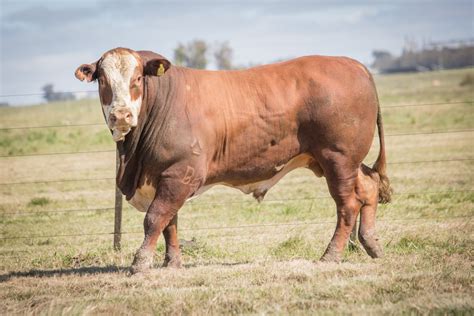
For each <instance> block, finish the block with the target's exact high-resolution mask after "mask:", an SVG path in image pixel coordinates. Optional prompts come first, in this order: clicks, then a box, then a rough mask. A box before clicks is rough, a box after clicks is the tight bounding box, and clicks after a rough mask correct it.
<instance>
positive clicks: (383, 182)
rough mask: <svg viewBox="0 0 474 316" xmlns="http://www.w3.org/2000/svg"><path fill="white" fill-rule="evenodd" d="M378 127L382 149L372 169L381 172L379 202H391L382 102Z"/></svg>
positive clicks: (378, 109) (378, 107)
mask: <svg viewBox="0 0 474 316" xmlns="http://www.w3.org/2000/svg"><path fill="white" fill-rule="evenodd" d="M377 128H378V130H379V142H380V151H379V155H378V157H377V160H376V161H375V163H374V165H373V167H372V170H374V171H375V172H377V173H378V174H379V177H380V180H379V203H383V204H385V203H389V202H390V201H391V199H392V188H391V187H390V180H389V179H388V177H387V160H386V157H385V139H384V132H383V124H382V114H381V112H380V104H378V105H377Z"/></svg>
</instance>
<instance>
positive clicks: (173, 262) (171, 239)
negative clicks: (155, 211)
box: [163, 214, 181, 268]
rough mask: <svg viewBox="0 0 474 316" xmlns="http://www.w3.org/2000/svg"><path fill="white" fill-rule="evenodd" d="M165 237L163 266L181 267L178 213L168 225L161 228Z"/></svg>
mask: <svg viewBox="0 0 474 316" xmlns="http://www.w3.org/2000/svg"><path fill="white" fill-rule="evenodd" d="M163 236H164V237H165V244H166V253H165V260H164V261H163V267H171V268H181V251H180V250H179V240H178V214H176V215H175V216H174V217H173V219H172V220H171V222H170V223H169V224H168V226H167V227H166V228H165V229H164V230H163Z"/></svg>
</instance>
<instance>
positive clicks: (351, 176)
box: [321, 159, 362, 262]
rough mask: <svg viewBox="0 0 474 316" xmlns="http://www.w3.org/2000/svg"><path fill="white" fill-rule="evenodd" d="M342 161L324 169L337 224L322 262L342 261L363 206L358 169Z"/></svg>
mask: <svg viewBox="0 0 474 316" xmlns="http://www.w3.org/2000/svg"><path fill="white" fill-rule="evenodd" d="M340 160H341V159H339V161H338V160H333V161H331V162H330V164H327V165H326V166H324V167H323V169H324V175H325V176H326V181H327V183H328V187H329V192H330V193H331V196H332V197H333V199H334V201H335V202H336V206H337V224H336V231H335V232H334V235H333V237H332V239H331V242H330V243H329V245H328V247H327V249H326V251H325V252H324V255H323V256H322V258H321V261H334V262H339V261H341V258H342V252H343V250H344V247H345V246H346V245H347V242H348V240H349V235H350V234H351V231H352V228H353V227H354V224H355V221H356V219H357V215H358V214H359V210H360V207H361V205H362V203H361V202H360V201H359V200H358V199H357V197H356V183H357V175H358V168H357V166H352V165H351V164H350V163H344V162H343V161H340Z"/></svg>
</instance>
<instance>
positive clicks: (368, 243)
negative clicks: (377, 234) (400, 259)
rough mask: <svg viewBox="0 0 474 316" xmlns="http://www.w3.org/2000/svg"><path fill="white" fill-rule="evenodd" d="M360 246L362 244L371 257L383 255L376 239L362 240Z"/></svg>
mask: <svg viewBox="0 0 474 316" xmlns="http://www.w3.org/2000/svg"><path fill="white" fill-rule="evenodd" d="M361 243H362V246H364V249H365V251H366V252H367V254H368V255H369V256H371V257H372V258H374V259H375V258H382V257H383V250H382V247H381V246H380V244H379V243H378V242H377V240H370V239H369V240H363V241H362V242H361Z"/></svg>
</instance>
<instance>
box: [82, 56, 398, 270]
mask: <svg viewBox="0 0 474 316" xmlns="http://www.w3.org/2000/svg"><path fill="white" fill-rule="evenodd" d="M75 76H76V77H77V78H78V79H79V80H81V81H83V80H85V81H87V82H92V81H96V80H97V81H98V83H99V84H98V88H99V96H100V103H101V105H102V110H103V113H104V117H105V121H106V124H107V126H108V128H109V129H110V130H111V132H112V137H113V139H114V141H115V142H116V143H117V148H118V150H119V154H120V161H121V163H120V168H119V172H118V173H117V185H118V187H119V188H120V190H121V191H122V193H123V194H124V195H125V196H126V199H127V200H128V201H129V203H130V204H131V205H133V206H134V207H135V208H137V209H138V210H139V211H142V212H146V215H145V218H144V224H143V225H144V233H145V236H144V240H143V243H142V245H141V247H140V248H139V249H138V250H137V252H136V254H135V257H134V260H133V263H132V267H131V271H132V273H137V272H142V271H146V270H148V269H149V268H150V267H151V266H152V264H153V254H154V251H155V248H156V243H157V240H158V237H159V236H160V234H161V233H163V236H164V239H165V243H166V253H165V258H164V263H163V266H170V267H181V264H182V263H181V254H180V248H179V240H178V211H179V209H180V208H181V207H182V206H183V204H184V203H185V202H186V201H187V200H188V199H190V198H191V197H194V196H198V195H199V194H201V193H202V192H204V191H206V190H207V189H209V188H210V187H212V186H214V185H217V184H221V185H226V186H230V187H233V188H237V189H239V190H241V191H242V192H244V193H246V194H253V196H254V197H255V198H256V199H257V200H258V201H261V200H262V199H263V198H264V196H265V194H266V193H267V191H268V190H269V189H270V188H271V187H272V186H274V185H275V184H276V183H277V182H278V181H279V180H280V179H281V178H282V177H283V176H284V175H286V174H287V173H288V172H290V171H291V170H294V169H296V168H308V169H310V170H311V171H312V172H313V173H314V174H315V175H316V176H317V177H324V178H325V179H326V182H327V185H328V188H329V192H330V194H331V196H332V198H333V199H334V201H335V203H336V208H337V223H336V229H335V232H334V235H333V237H332V239H331V241H330V243H329V245H328V247H327V249H326V251H325V252H324V254H323V256H322V258H321V260H322V261H335V262H339V261H340V260H341V256H342V252H343V250H344V247H345V246H346V244H347V243H348V239H349V235H350V233H351V231H352V228H353V227H354V225H355V222H356V219H357V217H358V215H359V213H360V227H359V239H360V241H361V243H362V245H363V247H364V248H365V250H366V251H367V253H368V254H369V255H370V256H371V257H374V258H377V257H380V256H382V253H383V252H382V248H381V246H380V244H379V242H378V239H377V236H376V234H375V216H376V210H377V205H378V203H387V202H389V201H390V196H391V188H390V183H389V179H388V177H387V173H386V156H385V144H384V130H383V124H382V117H381V113H380V106H379V102H378V97H377V92H376V88H375V84H374V80H373V78H372V76H371V74H370V73H369V71H368V70H367V69H366V68H365V67H364V66H363V65H361V64H360V63H358V62H357V61H355V60H353V59H350V58H345V57H325V56H306V57H301V58H297V59H293V60H289V61H285V62H280V63H275V64H271V65H265V66H259V67H254V68H250V69H247V70H231V71H207V70H196V69H189V68H185V67H178V66H174V65H172V64H171V62H170V61H169V60H167V59H166V58H165V57H163V56H161V55H159V54H156V53H154V52H151V51H134V50H131V49H127V48H115V49H112V50H110V51H108V52H106V53H104V54H103V55H102V56H101V57H100V59H99V60H98V61H96V62H94V63H91V64H83V65H81V66H79V67H78V68H77V70H76V72H75ZM376 127H377V128H378V136H379V142H380V150H379V154H378V157H377V159H376V161H375V164H374V165H373V166H372V167H368V166H366V165H365V164H363V163H362V161H363V159H364V158H365V157H366V155H367V154H368V152H369V149H370V147H371V144H372V140H373V138H374V133H375V128H376Z"/></svg>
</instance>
